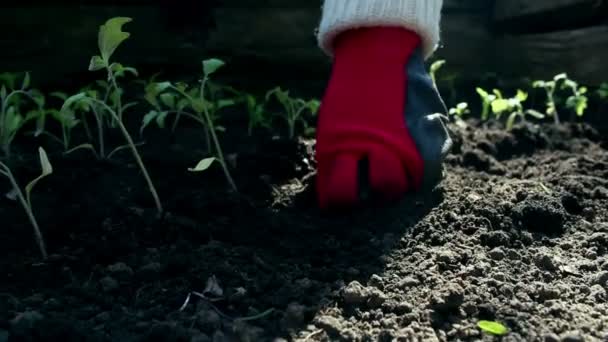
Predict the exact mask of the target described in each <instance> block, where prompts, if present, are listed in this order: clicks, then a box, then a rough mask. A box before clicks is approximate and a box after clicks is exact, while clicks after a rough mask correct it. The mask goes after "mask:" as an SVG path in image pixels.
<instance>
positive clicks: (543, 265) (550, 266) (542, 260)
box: [534, 253, 558, 271]
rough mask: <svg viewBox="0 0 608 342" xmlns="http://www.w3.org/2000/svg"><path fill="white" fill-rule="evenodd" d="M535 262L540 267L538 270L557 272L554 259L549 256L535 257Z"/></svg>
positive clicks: (542, 254) (539, 255)
mask: <svg viewBox="0 0 608 342" xmlns="http://www.w3.org/2000/svg"><path fill="white" fill-rule="evenodd" d="M534 261H535V263H536V266H538V268H540V269H544V270H547V271H556V270H557V269H558V267H557V265H556V262H555V260H554V258H553V257H551V256H550V255H549V254H544V253H541V254H538V255H537V256H536V257H535V260H534Z"/></svg>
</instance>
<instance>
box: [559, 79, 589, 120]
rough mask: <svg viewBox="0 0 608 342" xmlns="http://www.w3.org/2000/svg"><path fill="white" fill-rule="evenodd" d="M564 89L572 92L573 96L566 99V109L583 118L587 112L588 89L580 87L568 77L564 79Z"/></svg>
mask: <svg viewBox="0 0 608 342" xmlns="http://www.w3.org/2000/svg"><path fill="white" fill-rule="evenodd" d="M562 89H568V90H570V91H571V92H572V95H570V96H568V98H567V99H566V108H568V109H570V110H572V111H573V112H574V113H576V115H577V116H579V117H580V116H583V115H584V114H585V111H586V110H587V102H588V98H587V95H585V94H587V87H582V86H579V84H578V83H577V82H575V81H573V80H571V79H569V78H568V76H567V75H565V77H564V81H563V83H562Z"/></svg>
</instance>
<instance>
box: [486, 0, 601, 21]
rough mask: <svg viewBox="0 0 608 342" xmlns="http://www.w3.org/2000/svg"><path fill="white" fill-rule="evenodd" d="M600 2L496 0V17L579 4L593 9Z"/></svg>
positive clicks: (590, 0)
mask: <svg viewBox="0 0 608 342" xmlns="http://www.w3.org/2000/svg"><path fill="white" fill-rule="evenodd" d="M599 4H601V1H597V0H534V1H530V0H495V5H494V13H495V14H494V18H495V19H496V20H499V21H502V20H508V19H513V18H519V17H524V16H530V15H536V14H543V13H548V12H553V11H556V10H561V9H571V8H573V7H579V6H584V7H587V8H589V9H593V8H596V7H598V5H599Z"/></svg>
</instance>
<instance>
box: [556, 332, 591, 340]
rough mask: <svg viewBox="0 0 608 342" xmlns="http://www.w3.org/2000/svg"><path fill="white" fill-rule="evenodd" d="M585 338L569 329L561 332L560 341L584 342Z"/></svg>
mask: <svg viewBox="0 0 608 342" xmlns="http://www.w3.org/2000/svg"><path fill="white" fill-rule="evenodd" d="M584 341H585V338H584V337H583V336H582V335H581V334H580V333H579V332H576V331H570V332H566V333H564V334H562V336H561V342H584Z"/></svg>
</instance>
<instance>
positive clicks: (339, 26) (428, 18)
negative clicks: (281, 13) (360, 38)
mask: <svg viewBox="0 0 608 342" xmlns="http://www.w3.org/2000/svg"><path fill="white" fill-rule="evenodd" d="M442 5H443V0H325V1H324V4H323V15H322V18H321V24H320V26H319V31H318V34H317V39H318V42H319V46H320V47H321V49H322V50H323V51H324V52H325V53H326V54H328V55H329V56H332V55H333V47H332V45H333V41H334V38H335V37H336V36H337V35H339V34H340V33H342V32H343V31H346V30H349V29H353V28H358V27H371V26H399V27H404V28H406V29H408V30H411V31H414V32H416V33H417V34H418V35H419V36H420V38H421V39H422V47H423V52H424V56H425V58H428V57H430V56H431V55H432V54H433V52H434V51H435V49H436V48H437V45H438V44H439V22H440V19H441V7H442Z"/></svg>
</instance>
